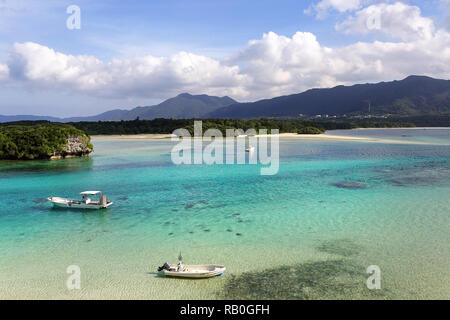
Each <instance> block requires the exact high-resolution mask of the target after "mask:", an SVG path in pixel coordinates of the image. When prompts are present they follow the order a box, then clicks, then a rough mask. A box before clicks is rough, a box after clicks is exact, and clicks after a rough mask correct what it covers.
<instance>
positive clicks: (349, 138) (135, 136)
mask: <svg viewBox="0 0 450 320" xmlns="http://www.w3.org/2000/svg"><path fill="white" fill-rule="evenodd" d="M395 129H397V128H395ZM411 129H426V128H411ZM435 129H437V128H435ZM446 129H450V128H446ZM267 136H269V135H256V136H255V137H267ZM171 137H175V136H174V135H172V134H130V135H93V136H91V138H92V140H94V141H95V140H103V139H117V140H127V139H129V140H133V139H135V140H147V139H148V140H154V139H170V138H171ZM242 138H246V136H241V137H238V139H242ZM279 138H289V139H317V140H329V141H354V142H358V141H359V142H372V143H389V144H418V145H430V144H432V145H448V144H441V143H429V142H421V141H407V140H395V139H380V138H365V137H352V136H335V135H329V134H297V133H280V134H279ZM203 140H205V141H209V140H211V139H210V138H203Z"/></svg>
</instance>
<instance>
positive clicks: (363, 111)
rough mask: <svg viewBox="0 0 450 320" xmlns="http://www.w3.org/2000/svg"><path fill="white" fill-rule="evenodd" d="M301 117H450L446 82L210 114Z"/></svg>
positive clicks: (395, 84)
mask: <svg viewBox="0 0 450 320" xmlns="http://www.w3.org/2000/svg"><path fill="white" fill-rule="evenodd" d="M300 114H302V115H307V116H314V115H337V116H342V115H355V114H358V115H368V114H370V115H394V116H419V115H443V114H450V81H449V80H439V79H433V78H429V77H424V76H410V77H407V78H406V79H403V80H401V81H391V82H380V83H376V84H357V85H353V86H337V87H334V88H330V89H312V90H308V91H305V92H303V93H299V94H293V95H288V96H282V97H277V98H273V99H267V100H260V101H256V102H253V103H238V104H233V105H230V106H228V107H224V108H220V109H218V110H216V111H214V112H211V113H210V114H209V115H208V116H209V117H211V118H234V119H245V118H259V117H296V116H299V115H300Z"/></svg>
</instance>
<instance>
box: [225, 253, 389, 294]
mask: <svg viewBox="0 0 450 320" xmlns="http://www.w3.org/2000/svg"><path fill="white" fill-rule="evenodd" d="M367 277H368V275H367V274H366V273H365V268H364V267H363V266H359V265H356V264H354V263H353V262H351V261H348V260H344V259H342V260H328V261H316V262H307V263H301V264H294V265H287V266H280V267H276V268H271V269H266V270H263V271H254V272H245V273H243V274H241V275H238V276H234V275H231V277H230V278H229V279H228V280H227V282H226V284H225V286H224V288H223V290H222V291H221V292H220V293H219V294H218V295H219V297H220V298H222V299H239V300H240V299H248V300H255V299H258V300H259V299H263V300H271V299H276V300H313V299H387V298H389V297H388V292H389V291H387V290H369V289H367V287H366V279H367Z"/></svg>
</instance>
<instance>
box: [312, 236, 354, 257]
mask: <svg viewBox="0 0 450 320" xmlns="http://www.w3.org/2000/svg"><path fill="white" fill-rule="evenodd" d="M316 249H317V250H318V251H320V252H325V253H330V254H336V255H339V256H343V257H350V256H354V255H357V254H359V253H360V252H361V250H362V247H361V246H360V245H358V244H356V243H355V242H353V241H352V240H349V239H337V240H328V241H323V242H322V243H320V244H319V245H318V246H317V247H316Z"/></svg>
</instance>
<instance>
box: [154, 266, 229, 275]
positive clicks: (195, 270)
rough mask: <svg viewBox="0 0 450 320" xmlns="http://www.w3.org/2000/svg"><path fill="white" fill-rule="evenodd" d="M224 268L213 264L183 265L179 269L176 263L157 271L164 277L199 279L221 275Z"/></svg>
mask: <svg viewBox="0 0 450 320" xmlns="http://www.w3.org/2000/svg"><path fill="white" fill-rule="evenodd" d="M164 265H166V264H164ZM225 270H226V268H225V266H220V265H215V264H199V265H184V266H183V269H182V270H179V268H178V264H167V269H165V268H164V269H161V270H159V272H162V273H163V274H164V275H165V276H166V277H177V278H198V279H200V278H212V277H217V276H221V275H222V274H223V273H224V272H225Z"/></svg>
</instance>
